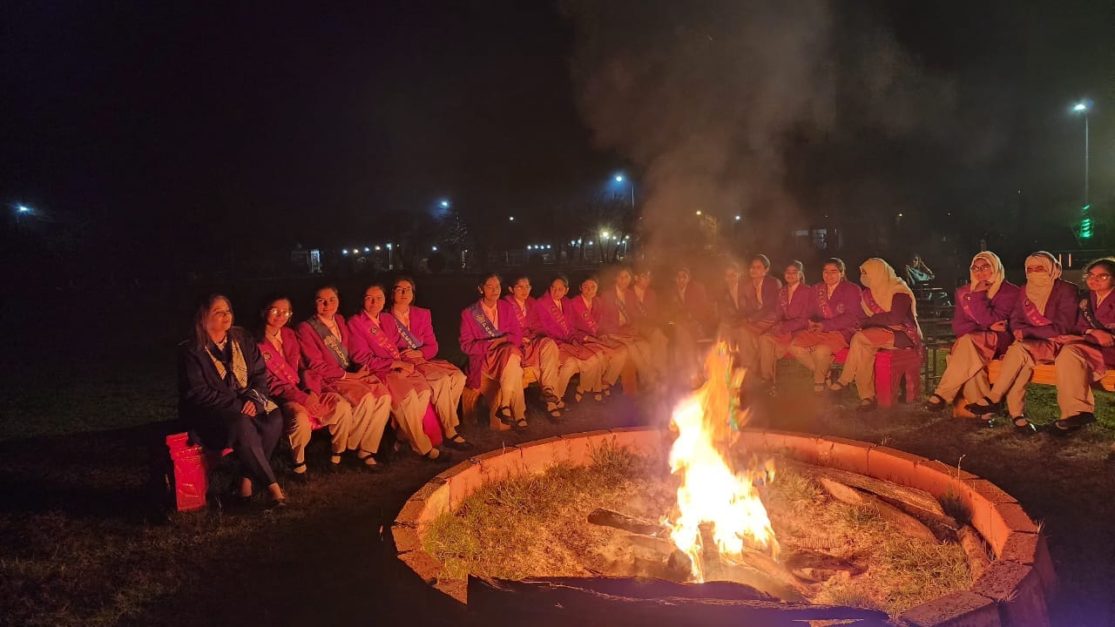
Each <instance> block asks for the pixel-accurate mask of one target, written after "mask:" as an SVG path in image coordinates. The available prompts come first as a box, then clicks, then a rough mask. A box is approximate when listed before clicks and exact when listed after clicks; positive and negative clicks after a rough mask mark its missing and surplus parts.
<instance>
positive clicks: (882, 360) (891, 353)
mask: <svg viewBox="0 0 1115 627" xmlns="http://www.w3.org/2000/svg"><path fill="white" fill-rule="evenodd" d="M902 379H905V380H906V402H907V403H912V402H914V401H916V400H917V399H918V393H919V392H920V391H921V351H919V350H917V349H913V348H899V349H894V350H885V351H879V352H878V353H875V398H877V399H879V407H891V406H892V405H894V403H895V402H896V401H897V400H898V390H899V385H900V384H901V382H902Z"/></svg>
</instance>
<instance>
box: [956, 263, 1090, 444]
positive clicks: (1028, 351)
mask: <svg viewBox="0 0 1115 627" xmlns="http://www.w3.org/2000/svg"><path fill="white" fill-rule="evenodd" d="M1060 276H1061V264H1060V263H1058V262H1057V259H1056V258H1055V257H1054V256H1053V255H1052V254H1050V253H1048V252H1045V251H1044V250H1041V251H1038V252H1036V253H1034V254H1032V255H1030V256H1029V257H1027V258H1026V284H1025V285H1024V286H1023V291H1022V294H1021V296H1020V297H1019V299H1018V302H1017V303H1015V305H1014V310H1013V311H1011V316H1010V329H1011V334H1012V335H1013V336H1014V343H1013V344H1011V345H1010V347H1009V348H1007V352H1006V354H1004V355H1003V365H1002V367H1001V369H1000V370H999V377H998V378H997V379H996V380H995V384H994V385H992V386H991V391H990V392H988V394H987V396H985V397H983V398H982V399H980V400H978V401H976V402H975V403H969V404H968V405H967V406H966V407H965V409H967V410H968V411H970V412H972V413H973V414H975V415H977V416H980V417H982V418H984V419H986V420H988V421H990V419H991V417H992V416H993V415H994V414H995V413H996V412H998V411H999V410H1000V409H1001V407H1002V404H1003V401H1004V400H1005V401H1006V405H1007V412H1008V413H1009V414H1010V419H1011V421H1012V422H1013V423H1014V428H1015V431H1016V432H1018V433H1020V434H1022V435H1028V434H1031V433H1035V432H1036V431H1037V429H1036V428H1035V427H1034V425H1033V424H1031V423H1030V421H1029V420H1028V419H1027V418H1026V415H1025V413H1024V412H1025V408H1026V406H1025V403H1026V386H1027V385H1029V383H1030V379H1031V378H1033V376H1034V365H1035V364H1040V363H1047V364H1048V363H1053V360H1054V359H1056V357H1057V353H1058V352H1059V351H1060V349H1061V346H1062V345H1063V344H1065V343H1066V342H1068V341H1070V340H1071V339H1072V338H1071V336H1070V335H1068V334H1070V333H1072V332H1073V331H1075V330H1076V318H1077V314H1078V312H1079V310H1078V308H1077V300H1076V286H1075V285H1073V284H1072V283H1069V282H1068V281H1062V280H1061V279H1060Z"/></svg>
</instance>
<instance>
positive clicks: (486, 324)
mask: <svg viewBox="0 0 1115 627" xmlns="http://www.w3.org/2000/svg"><path fill="white" fill-rule="evenodd" d="M496 307H499V303H498V302H497V303H496ZM469 312H471V313H472V319H473V320H475V321H476V324H479V325H480V328H481V329H483V330H484V333H486V334H488V337H489V338H496V337H500V336H501V335H503V333H500V332H499V329H497V328H496V327H495V325H493V324H492V321H491V320H488V316H486V315H484V310H483V309H481V308H480V303H473V305H472V306H471V307H469Z"/></svg>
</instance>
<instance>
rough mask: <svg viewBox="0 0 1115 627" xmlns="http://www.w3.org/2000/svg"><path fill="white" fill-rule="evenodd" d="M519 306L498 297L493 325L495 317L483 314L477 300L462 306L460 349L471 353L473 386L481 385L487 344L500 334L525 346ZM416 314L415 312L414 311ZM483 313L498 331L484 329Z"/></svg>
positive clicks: (470, 364)
mask: <svg viewBox="0 0 1115 627" xmlns="http://www.w3.org/2000/svg"><path fill="white" fill-rule="evenodd" d="M516 309H518V306H517V305H515V304H513V303H509V302H506V301H503V300H500V301H496V315H497V317H498V318H499V324H498V325H493V324H492V321H491V320H490V319H489V318H488V316H487V315H485V314H484V310H483V309H481V307H480V302H479V301H477V302H475V303H473V304H471V305H469V306H468V307H465V308H464V309H463V310H461V336H460V341H461V352H463V353H464V354H466V355H468V380H467V382H466V383H465V384H466V385H468V387H470V388H474V389H475V388H479V387H480V383H481V379H482V377H483V374H484V373H483V370H484V358H485V357H487V355H488V346H489V344H491V342H492V340H494V339H495V338H497V337H503V336H506V337H507V341H508V342H509V343H510V344H511V345H512V346H518V347H522V345H523V330H522V327H520V326H519V316H518V315H516V312H515V310H516ZM411 315H413V314H411ZM477 316H480V317H481V318H483V319H484V320H486V321H487V322H488V324H489V325H491V327H492V330H493V331H495V332H496V335H494V336H493V335H490V334H489V333H488V332H487V331H485V330H484V327H483V325H481V323H480V321H479V320H477V318H476V317H477Z"/></svg>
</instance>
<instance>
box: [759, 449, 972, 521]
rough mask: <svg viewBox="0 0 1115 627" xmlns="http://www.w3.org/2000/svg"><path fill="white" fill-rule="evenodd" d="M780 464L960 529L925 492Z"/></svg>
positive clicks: (835, 471)
mask: <svg viewBox="0 0 1115 627" xmlns="http://www.w3.org/2000/svg"><path fill="white" fill-rule="evenodd" d="M779 463H780V464H781V465H783V466H785V467H787V468H792V469H793V470H795V471H797V472H800V473H801V474H804V475H806V476H811V477H813V478H814V479H816V480H818V481H820V479H821V478H822V477H824V478H828V479H831V480H833V481H836V482H837V483H841V484H844V485H846V486H850V487H853V488H857V489H859V490H865V491H867V492H870V493H872V494H874V495H876V496H878V497H880V498H882V499H884V500H886V501H887V502H889V503H891V504H892V505H896V506H898V507H900V508H901V509H903V510H905V511H906V512H907V513H909V514H911V515H913V516H916V517H918V518H921V519H924V520H927V521H930V522H933V523H936V524H938V525H941V526H943V527H944V528H946V529H949V530H951V531H953V532H955V531H956V530H957V529H959V528H960V525H959V524H958V523H957V522H956V520H955V519H954V518H952V517H951V516H949V515H948V514H946V513H945V510H944V508H942V507H941V503H940V502H939V501H938V500H937V499H936V498H934V496H933V495H932V494H930V493H928V492H926V491H924V490H919V489H917V488H910V487H907V486H903V485H898V484H897V483H894V482H891V481H884V480H882V479H876V478H874V477H868V476H866V475H860V474H856V473H854V472H848V471H846V470H840V469H838V468H827V467H824V466H815V465H813V464H807V463H805V462H801V461H798V460H795V459H789V458H782V459H780V460H779Z"/></svg>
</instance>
